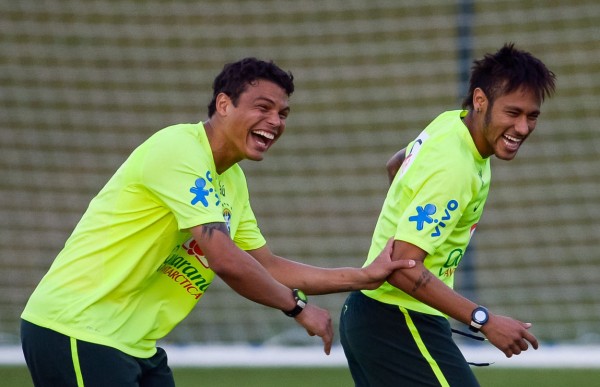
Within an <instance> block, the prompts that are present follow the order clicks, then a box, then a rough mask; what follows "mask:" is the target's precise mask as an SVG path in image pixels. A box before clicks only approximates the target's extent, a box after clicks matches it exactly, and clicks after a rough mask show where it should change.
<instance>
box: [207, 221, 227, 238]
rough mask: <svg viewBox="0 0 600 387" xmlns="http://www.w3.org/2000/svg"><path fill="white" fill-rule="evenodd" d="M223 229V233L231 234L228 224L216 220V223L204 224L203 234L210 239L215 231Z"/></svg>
mask: <svg viewBox="0 0 600 387" xmlns="http://www.w3.org/2000/svg"><path fill="white" fill-rule="evenodd" d="M215 230H217V231H221V232H222V233H223V234H225V235H227V236H229V230H227V226H226V225H225V223H222V222H214V223H206V224H203V225H202V236H203V237H206V238H208V239H210V238H211V237H212V235H213V232H214V231H215Z"/></svg>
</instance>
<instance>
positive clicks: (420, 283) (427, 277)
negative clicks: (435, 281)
mask: <svg viewBox="0 0 600 387" xmlns="http://www.w3.org/2000/svg"><path fill="white" fill-rule="evenodd" d="M431 278H432V274H431V272H430V271H429V270H427V269H423V271H422V272H421V276H420V277H419V279H417V281H416V282H415V286H414V287H413V288H412V291H411V293H415V292H416V291H417V290H419V289H421V288H426V287H427V284H428V283H429V282H430V281H431Z"/></svg>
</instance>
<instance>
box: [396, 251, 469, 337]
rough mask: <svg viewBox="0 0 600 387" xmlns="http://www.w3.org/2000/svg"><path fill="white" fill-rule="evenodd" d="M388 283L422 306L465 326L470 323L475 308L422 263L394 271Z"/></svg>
mask: <svg viewBox="0 0 600 387" xmlns="http://www.w3.org/2000/svg"><path fill="white" fill-rule="evenodd" d="M388 282H389V283H390V284H391V285H393V286H395V287H397V288H398V289H400V290H402V291H404V292H406V293H407V294H409V295H410V296H412V297H414V298H415V299H417V300H419V301H421V302H423V303H424V304H426V305H429V306H431V307H432V308H435V309H437V310H439V311H440V312H442V313H444V314H446V315H448V316H450V317H452V318H453V319H455V320H457V321H460V322H463V323H465V324H467V325H468V324H469V323H470V321H471V312H472V311H473V309H474V308H475V307H476V306H477V304H475V303H474V302H472V301H470V300H469V299H467V298H465V297H463V296H461V295H460V294H458V293H457V292H455V291H454V290H453V289H451V288H450V287H448V286H447V285H446V284H445V283H443V282H442V281H441V280H439V279H438V278H437V277H436V276H434V275H433V274H432V273H431V272H430V271H429V270H428V269H427V268H426V267H425V266H424V264H423V262H417V265H416V266H415V267H414V268H413V269H409V270H397V271H395V272H394V273H393V274H392V275H391V276H390V277H389V278H388Z"/></svg>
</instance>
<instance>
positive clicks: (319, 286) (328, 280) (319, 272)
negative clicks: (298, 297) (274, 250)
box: [267, 257, 370, 295]
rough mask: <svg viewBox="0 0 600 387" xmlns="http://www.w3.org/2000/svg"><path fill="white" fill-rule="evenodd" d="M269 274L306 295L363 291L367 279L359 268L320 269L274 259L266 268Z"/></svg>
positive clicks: (282, 259)
mask: <svg viewBox="0 0 600 387" xmlns="http://www.w3.org/2000/svg"><path fill="white" fill-rule="evenodd" d="M267 269H268V271H269V273H271V275H272V276H273V277H274V278H275V279H276V280H277V281H279V282H281V283H282V284H284V285H286V286H287V287H289V288H298V289H302V290H303V291H304V292H305V293H306V294H313V295H314V294H328V293H338V292H347V291H351V290H358V289H364V288H366V287H368V286H369V283H370V281H369V278H368V277H367V275H366V274H365V273H364V271H363V270H361V269H360V268H353V267H342V268H322V267H316V266H311V265H307V264H303V263H299V262H294V261H290V260H288V259H285V258H281V257H275V259H271V260H270V263H269V264H268V266H267Z"/></svg>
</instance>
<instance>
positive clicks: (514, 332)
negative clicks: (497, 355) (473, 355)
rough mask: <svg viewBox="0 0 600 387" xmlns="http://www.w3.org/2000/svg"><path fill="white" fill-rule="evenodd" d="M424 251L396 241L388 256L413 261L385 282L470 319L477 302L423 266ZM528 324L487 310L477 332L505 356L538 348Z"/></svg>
mask: <svg viewBox="0 0 600 387" xmlns="http://www.w3.org/2000/svg"><path fill="white" fill-rule="evenodd" d="M426 256H427V253H426V252H425V251H423V250H422V249H420V248H418V247H417V246H414V245H412V244H410V243H406V242H402V241H396V242H395V243H394V251H393V254H392V259H408V258H411V259H414V260H415V261H416V262H417V264H416V266H415V267H414V268H412V269H407V270H397V271H395V272H394V273H393V274H392V275H391V276H390V277H389V278H388V282H389V283H390V284H392V285H394V286H396V287H397V288H399V289H401V290H403V291H404V292H406V293H408V294H410V295H411V296H412V297H414V298H416V299H417V300H419V301H421V302H423V303H425V304H427V305H429V306H431V307H433V308H435V309H437V310H439V311H440V312H442V313H445V314H447V315H448V316H450V317H452V318H454V319H455V320H458V321H460V322H463V323H465V324H467V325H469V323H470V322H471V312H472V311H473V309H475V307H477V304H475V303H474V302H472V301H470V300H468V299H467V298H465V297H463V296H461V295H460V294H458V293H456V292H455V291H454V290H453V289H451V288H450V287H448V286H447V285H446V284H445V283H443V282H442V281H440V280H439V279H438V278H437V277H436V276H434V275H433V274H432V273H431V272H430V271H429V270H428V269H427V268H426V267H425V265H424V260H425V257H426ZM529 327H531V324H528V323H523V322H521V321H517V320H514V319H512V318H509V317H505V316H500V315H495V314H492V313H490V318H489V321H488V322H487V323H486V324H485V325H484V326H483V328H482V329H481V332H482V333H483V334H485V335H486V337H487V338H488V340H489V341H490V342H491V343H492V344H494V345H495V346H496V347H497V348H498V349H500V350H501V351H502V352H504V354H505V355H506V356H507V357H511V356H512V355H518V354H519V353H521V351H524V350H526V349H527V348H528V344H527V342H529V343H531V345H532V346H533V348H535V349H537V348H538V341H537V339H536V338H535V336H533V335H532V334H531V333H529V332H528V331H527V329H529Z"/></svg>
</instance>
